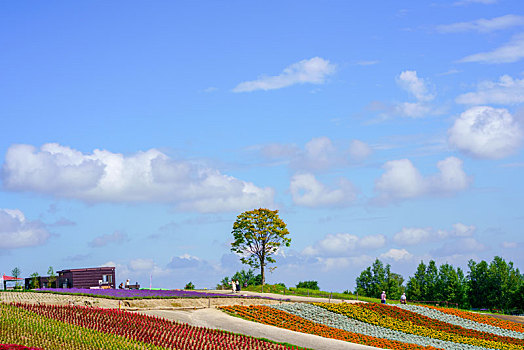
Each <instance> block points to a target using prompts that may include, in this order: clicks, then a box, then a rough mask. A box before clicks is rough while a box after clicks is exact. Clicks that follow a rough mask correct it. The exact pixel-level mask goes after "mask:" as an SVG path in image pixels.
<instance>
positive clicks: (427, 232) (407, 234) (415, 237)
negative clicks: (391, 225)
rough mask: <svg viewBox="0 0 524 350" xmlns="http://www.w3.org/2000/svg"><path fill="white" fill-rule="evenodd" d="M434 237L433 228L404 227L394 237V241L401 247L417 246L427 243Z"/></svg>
mask: <svg viewBox="0 0 524 350" xmlns="http://www.w3.org/2000/svg"><path fill="white" fill-rule="evenodd" d="M432 235H433V230H432V229H431V228H416V227H404V228H402V230H401V231H400V232H397V233H396V234H395V236H393V240H394V241H395V242H396V243H397V244H401V245H417V244H420V243H423V242H427V241H428V240H429V239H430V238H431V237H432Z"/></svg>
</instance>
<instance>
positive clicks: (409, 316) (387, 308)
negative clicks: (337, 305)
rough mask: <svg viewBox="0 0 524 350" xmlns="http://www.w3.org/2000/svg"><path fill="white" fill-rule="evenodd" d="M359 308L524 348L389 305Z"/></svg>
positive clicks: (519, 342)
mask: <svg viewBox="0 0 524 350" xmlns="http://www.w3.org/2000/svg"><path fill="white" fill-rule="evenodd" d="M359 307H363V308H366V309H368V310H371V311H373V312H376V313H377V314H380V315H386V316H388V317H392V318H395V319H397V320H402V321H406V322H411V323H413V324H415V325H419V326H423V327H426V328H430V329H434V330H437V331H442V332H446V333H451V334H457V335H461V336H465V337H471V338H477V339H484V340H491V341H495V342H502V343H508V344H515V345H520V346H523V347H524V340H523V339H516V338H511V337H506V336H500V335H496V334H492V333H487V332H481V331H477V330H474V329H467V328H464V327H461V326H457V325H453V324H450V323H446V322H443V321H440V320H437V319H433V318H430V317H427V316H424V315H421V314H418V313H416V312H412V311H409V310H405V309H402V308H400V307H396V306H391V305H382V304H375V303H361V304H359Z"/></svg>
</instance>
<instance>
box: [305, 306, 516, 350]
mask: <svg viewBox="0 0 524 350" xmlns="http://www.w3.org/2000/svg"><path fill="white" fill-rule="evenodd" d="M315 305H318V306H321V307H323V308H325V309H327V310H329V311H332V312H336V313H339V314H342V315H345V316H347V317H350V318H353V319H356V320H359V321H362V322H366V323H370V324H374V325H377V326H381V327H385V328H389V329H393V330H396V331H400V332H404V333H408V334H415V335H420V336H423V337H429V338H434V339H441V340H446V341H451V342H454V343H462V344H469V345H474V346H480V347H485V348H491V349H501V350H518V349H522V347H520V346H518V345H513V344H507V343H501V342H496V341H491V340H485V339H477V338H471V337H466V336H461V335H457V334H451V333H447V332H444V331H439V330H435V329H429V328H427V327H423V326H419V325H415V324H413V323H411V322H408V321H401V320H399V319H396V318H393V317H390V316H386V315H380V314H378V313H377V312H374V311H372V310H369V309H366V308H363V307H360V306H359V305H358V304H349V303H339V304H327V303H315Z"/></svg>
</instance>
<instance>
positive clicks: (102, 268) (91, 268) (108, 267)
mask: <svg viewBox="0 0 524 350" xmlns="http://www.w3.org/2000/svg"><path fill="white" fill-rule="evenodd" d="M105 269H112V270H114V269H115V267H114V266H104V267H87V268H84V269H67V270H61V271H57V272H66V271H70V272H73V271H98V270H105Z"/></svg>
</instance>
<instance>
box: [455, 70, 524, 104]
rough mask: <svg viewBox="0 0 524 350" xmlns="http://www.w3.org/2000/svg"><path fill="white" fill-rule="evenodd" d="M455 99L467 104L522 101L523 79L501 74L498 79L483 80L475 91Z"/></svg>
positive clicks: (523, 92)
mask: <svg viewBox="0 0 524 350" xmlns="http://www.w3.org/2000/svg"><path fill="white" fill-rule="evenodd" d="M455 101H456V102H457V103H461V104H468V105H482V104H501V105H512V104H519V103H524V79H513V78H512V77H510V76H509V75H503V76H501V77H500V78H499V81H484V82H482V83H480V84H478V86H477V91H475V92H468V93H465V94H462V95H460V96H458V97H457V98H456V99H455Z"/></svg>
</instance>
